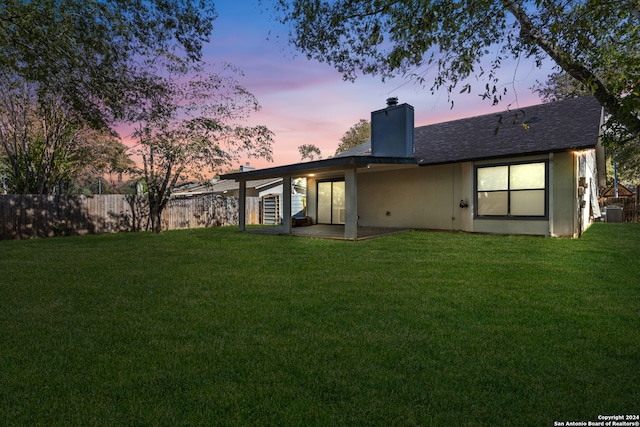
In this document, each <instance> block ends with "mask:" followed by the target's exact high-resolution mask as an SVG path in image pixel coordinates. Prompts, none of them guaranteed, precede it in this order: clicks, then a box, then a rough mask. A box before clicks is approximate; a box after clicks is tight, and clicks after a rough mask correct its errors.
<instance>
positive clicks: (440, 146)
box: [414, 96, 602, 164]
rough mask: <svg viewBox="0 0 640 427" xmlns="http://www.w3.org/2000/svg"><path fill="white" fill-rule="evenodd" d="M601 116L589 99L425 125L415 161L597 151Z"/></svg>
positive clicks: (417, 141) (417, 139)
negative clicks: (567, 151)
mask: <svg viewBox="0 0 640 427" xmlns="http://www.w3.org/2000/svg"><path fill="white" fill-rule="evenodd" d="M601 112H602V108H601V106H600V104H599V103H598V101H596V99H595V98H593V97H590V96H589V97H582V98H573V99H567V100H563V101H557V102H551V103H547V104H540V105H534V106H531V107H525V108H522V109H516V110H511V111H504V112H502V113H494V114H486V115H483V116H477V117H471V118H467V119H460V120H454V121H450V122H444V123H438V124H433V125H427V126H420V127H417V128H415V134H414V146H415V157H416V158H418V159H420V164H437V163H449V162H459V161H469V160H480V159H488V158H497V157H507V156H516V155H517V156H521V155H529V154H538V153H548V152H558V151H565V150H568V149H581V148H593V147H595V145H596V144H597V142H598V135H599V132H600V117H601ZM496 128H497V131H496Z"/></svg>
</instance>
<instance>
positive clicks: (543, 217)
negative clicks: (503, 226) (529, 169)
mask: <svg viewBox="0 0 640 427" xmlns="http://www.w3.org/2000/svg"><path fill="white" fill-rule="evenodd" d="M538 163H542V164H544V215H512V214H511V194H512V193H515V192H518V191H531V190H541V189H540V188H520V189H517V190H516V189H511V167H512V166H519V165H528V164H531V165H532V164H538ZM504 166H506V167H507V168H508V169H507V189H506V190H495V191H496V192H498V191H506V192H507V214H506V215H479V214H478V193H479V192H481V191H478V170H479V169H483V168H495V167H504ZM473 198H474V204H473V205H474V208H473V217H474V219H501V220H516V221H520V220H548V219H549V160H548V159H540V160H526V161H524V160H523V161H512V162H500V163H488V164H480V165H478V164H476V165H474V169H473Z"/></svg>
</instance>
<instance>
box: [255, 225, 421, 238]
mask: <svg viewBox="0 0 640 427" xmlns="http://www.w3.org/2000/svg"><path fill="white" fill-rule="evenodd" d="M409 230H410V229H408V228H384V227H358V237H357V239H356V240H364V239H372V238H375V237H381V236H387V235H389V234H395V233H401V232H405V231H409ZM246 232H247V233H252V234H275V235H287V233H285V231H284V228H283V227H282V226H274V227H264V228H253V229H248V230H247V231H246ZM291 235H292V236H296V237H316V238H319V239H336V240H353V239H348V238H345V237H344V225H325V224H316V225H311V226H308V227H295V228H292V229H291Z"/></svg>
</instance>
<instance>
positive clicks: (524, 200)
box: [223, 97, 605, 239]
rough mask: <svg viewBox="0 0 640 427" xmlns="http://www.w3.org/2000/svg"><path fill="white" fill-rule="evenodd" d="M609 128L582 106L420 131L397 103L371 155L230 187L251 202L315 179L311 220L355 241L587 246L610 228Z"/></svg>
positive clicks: (381, 121)
mask: <svg viewBox="0 0 640 427" xmlns="http://www.w3.org/2000/svg"><path fill="white" fill-rule="evenodd" d="M602 123H603V111H602V108H601V107H600V105H599V103H598V102H597V101H596V100H595V99H594V98H592V97H582V98H574V99H568V100H564V101H558V102H553V103H548V104H541V105H535V106H531V107H526V108H522V109H518V110H511V111H505V112H502V113H500V114H495V113H494V114H487V115H482V116H478V117H471V118H467V119H461V120H455V121H450V122H445V123H438V124H433V125H428V126H420V127H414V109H413V107H412V106H410V105H407V104H401V105H397V102H395V99H394V98H391V99H390V100H388V105H387V107H386V108H384V109H381V110H377V111H374V112H372V113H371V141H370V142H369V143H365V144H362V145H361V146H359V147H356V148H355V149H352V150H350V151H348V152H345V153H342V154H341V155H338V156H335V157H332V158H329V159H324V160H317V161H311V162H306V163H297V164H292V165H286V166H277V167H272V168H266V169H260V170H253V171H248V172H242V173H232V174H227V175H225V176H223V178H225V179H234V180H236V181H237V182H238V183H239V186H240V188H239V194H240V198H241V202H242V199H243V198H244V197H245V195H246V194H247V187H246V186H247V182H250V181H252V180H256V179H268V178H282V180H283V182H284V185H285V186H288V185H290V183H291V180H292V179H294V178H297V177H306V179H307V215H308V216H309V217H310V218H311V220H312V222H313V224H339V225H342V226H343V227H344V237H345V238H347V239H357V238H358V230H359V229H360V228H363V227H389V228H413V229H432V230H450V231H465V232H480V233H499V234H526V235H541V236H561V237H577V236H579V235H580V234H581V233H582V232H583V231H584V230H585V229H586V228H587V227H588V226H589V225H590V224H591V223H592V222H593V220H594V219H595V218H598V217H599V216H600V209H599V206H598V189H599V188H600V187H602V186H604V183H605V175H604V152H603V150H602V147H601V145H600V143H599V140H600V134H601V126H602ZM283 202H284V205H285V208H284V211H285V212H286V211H287V205H288V204H289V205H290V203H291V200H290V199H289V198H287V197H284V200H283ZM283 224H284V225H283V227H284V228H283V230H282V231H283V232H284V233H291V231H292V230H291V226H290V220H289V218H285V221H284V222H283ZM239 229H240V230H241V231H242V230H244V229H245V224H244V218H242V217H240V223H239Z"/></svg>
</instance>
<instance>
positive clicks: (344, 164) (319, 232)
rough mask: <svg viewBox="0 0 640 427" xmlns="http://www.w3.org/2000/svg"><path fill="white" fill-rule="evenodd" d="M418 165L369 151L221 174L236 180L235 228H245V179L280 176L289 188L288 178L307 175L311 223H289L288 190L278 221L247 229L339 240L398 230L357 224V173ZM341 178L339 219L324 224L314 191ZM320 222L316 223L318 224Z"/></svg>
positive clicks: (374, 235) (408, 159)
mask: <svg viewBox="0 0 640 427" xmlns="http://www.w3.org/2000/svg"><path fill="white" fill-rule="evenodd" d="M418 165H419V162H418V160H416V159H415V158H403V157H386V156H383V157H373V156H369V155H349V156H344V157H341V156H336V157H332V158H329V159H324V160H316V161H312V162H307V163H298V164H294V165H287V166H276V167H273V168H267V169H261V170H253V171H247V172H237V173H230V174H226V175H223V176H222V177H221V178H223V179H233V180H236V181H237V182H238V183H239V213H238V230H239V231H249V230H247V228H246V217H245V216H246V212H245V206H246V193H247V190H246V188H247V187H246V185H247V184H246V183H247V181H250V180H255V179H266V178H282V186H283V188H290V187H291V183H292V180H293V179H294V178H298V177H305V178H306V179H307V202H308V204H307V215H308V216H309V217H310V218H311V219H312V221H313V223H314V225H313V226H310V227H300V228H297V227H292V224H291V222H292V221H291V218H292V215H291V192H290V191H283V194H282V201H283V204H282V225H281V226H280V227H273V228H268V229H252V230H250V231H251V232H254V233H255V232H257V233H269V234H285V235H295V236H310V237H323V238H333V239H341V240H361V239H367V238H371V237H376V236H378V235H383V234H389V233H390V232H398V231H399V230H398V229H395V228H376V227H361V226H359V225H358V175H359V174H364V173H372V172H374V171H380V170H388V169H393V168H406V167H416V166H418ZM323 180H324V181H331V180H342V181H344V193H345V197H344V207H343V208H342V210H343V212H342V215H343V217H341V218H343V220H342V219H341V220H340V221H339V222H340V223H336V222H334V221H329V222H330V223H329V224H327V223H325V222H324V221H322V220H319V215H318V210H319V209H318V191H317V183H318V182H319V181H323ZM318 222H320V224H318Z"/></svg>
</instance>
